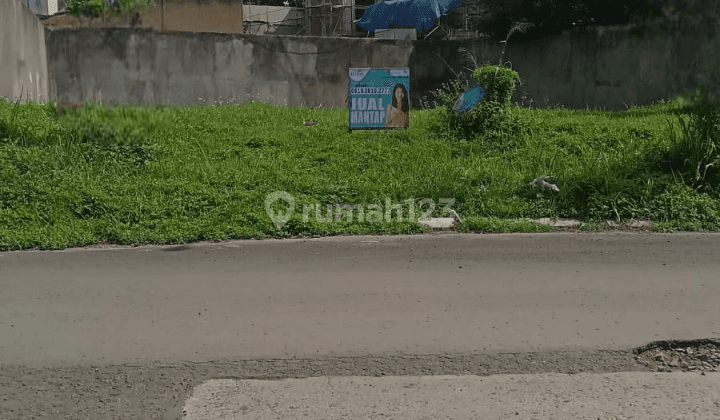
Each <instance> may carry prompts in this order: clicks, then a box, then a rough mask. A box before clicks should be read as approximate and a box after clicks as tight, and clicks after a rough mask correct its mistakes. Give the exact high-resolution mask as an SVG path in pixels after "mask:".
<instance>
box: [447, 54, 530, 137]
mask: <svg viewBox="0 0 720 420" xmlns="http://www.w3.org/2000/svg"><path fill="white" fill-rule="evenodd" d="M473 78H474V79H475V82H474V84H477V85H480V86H482V87H483V89H484V91H485V94H484V96H483V98H482V99H481V100H480V103H478V104H477V105H476V106H475V108H473V109H470V110H467V111H464V112H457V111H454V110H453V109H452V108H453V106H454V105H455V102H456V101H457V99H458V98H459V97H460V95H461V94H462V93H463V92H464V91H465V90H467V89H468V88H469V87H470V85H471V83H473V82H470V81H464V80H461V79H458V80H457V81H456V82H454V83H451V84H450V85H446V89H445V90H443V91H441V92H439V93H438V96H439V98H440V100H441V102H442V105H443V108H444V112H443V113H442V117H441V126H442V128H443V129H444V130H448V131H450V132H451V133H453V134H455V135H456V136H459V137H462V138H467V139H481V140H484V141H485V144H486V145H488V146H490V149H492V150H496V151H507V150H511V149H514V148H516V147H517V146H519V145H520V143H521V140H522V138H521V136H520V134H521V132H522V130H523V128H524V124H523V123H522V121H521V120H520V118H519V113H518V112H517V110H516V109H514V108H513V107H512V106H511V103H510V100H511V98H512V95H513V94H514V93H515V87H516V84H517V82H518V80H519V79H520V77H519V75H518V73H517V72H516V71H514V70H512V69H509V68H507V67H504V66H499V65H483V66H480V67H477V68H476V69H475V71H474V72H473Z"/></svg>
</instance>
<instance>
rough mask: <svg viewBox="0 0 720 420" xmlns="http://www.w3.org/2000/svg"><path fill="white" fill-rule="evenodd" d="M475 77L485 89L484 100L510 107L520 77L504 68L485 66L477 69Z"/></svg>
mask: <svg viewBox="0 0 720 420" xmlns="http://www.w3.org/2000/svg"><path fill="white" fill-rule="evenodd" d="M473 77H474V78H475V80H477V81H478V84H479V85H480V86H483V87H484V88H485V96H484V97H483V100H486V101H490V102H495V103H499V104H503V105H510V99H511V98H512V96H513V94H514V93H515V87H516V85H517V82H518V81H519V80H520V75H518V73H517V72H516V71H515V70H513V69H509V68H507V67H504V66H490V65H485V66H481V67H478V68H476V69H475V71H474V72H473Z"/></svg>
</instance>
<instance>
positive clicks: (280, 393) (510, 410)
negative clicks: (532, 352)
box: [183, 372, 720, 420]
mask: <svg viewBox="0 0 720 420" xmlns="http://www.w3.org/2000/svg"><path fill="white" fill-rule="evenodd" d="M718 413H720V373H707V374H701V373H671V374H669V373H637V372H632V373H612V374H577V375H567V374H541V375H498V376H489V377H487V376H486V377H481V376H420V377H418V376H396V377H327V376H324V377H315V378H306V379H285V380H274V381H269V380H236V379H216V380H209V381H207V382H204V383H202V384H200V385H199V386H197V387H196V388H195V389H194V392H193V394H192V396H191V397H190V398H189V399H188V400H187V401H186V403H185V406H184V409H183V419H186V420H201V419H202V420H219V419H250V418H252V419H299V418H311V419H314V420H322V419H328V420H330V419H333V420H335V419H342V418H345V419H398V420H402V419H408V420H410V419H412V420H419V419H488V420H490V419H492V420H501V419H537V420H544V419H548V420H550V419H553V420H557V419H573V420H574V419H593V420H595V419H603V420H604V419H616V418H636V419H637V418H639V419H648V420H649V419H668V420H669V419H673V420H677V419H715V418H717V414H718Z"/></svg>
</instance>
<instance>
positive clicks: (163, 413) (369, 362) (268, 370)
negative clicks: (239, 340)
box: [0, 351, 651, 420]
mask: <svg viewBox="0 0 720 420" xmlns="http://www.w3.org/2000/svg"><path fill="white" fill-rule="evenodd" d="M633 371H641V372H644V371H651V369H650V368H648V367H647V366H645V365H643V364H641V363H638V362H637V361H636V360H635V358H634V356H633V353H632V351H587V352H540V353H511V354H508V353H501V354H448V355H419V356H409V355H390V356H378V357H328V358H317V359H261V360H242V361H217V362H207V363H192V362H184V363H177V364H172V365H163V364H157V363H156V364H148V365H142V366H140V365H116V366H97V367H56V368H27V367H23V366H8V365H4V366H2V367H1V368H0V418H4V419H18V420H20V419H35V418H51V419H72V420H83V419H92V420H96V419H101V418H102V419H179V418H180V412H181V410H180V407H181V406H182V404H183V402H184V400H185V398H187V397H188V396H189V395H190V393H191V391H192V388H193V386H195V385H196V384H198V383H200V382H201V381H203V380H205V379H209V378H228V377H230V378H238V379H273V378H275V379H279V378H306V377H314V376H325V375H328V376H383V375H482V376H488V375H497V374H513V373H516V374H523V373H525V374H530V373H548V372H557V373H581V372H595V373H608V372H633Z"/></svg>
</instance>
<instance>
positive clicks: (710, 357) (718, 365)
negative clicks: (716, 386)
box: [634, 339, 720, 372]
mask: <svg viewBox="0 0 720 420" xmlns="http://www.w3.org/2000/svg"><path fill="white" fill-rule="evenodd" d="M634 353H635V360H637V361H638V363H640V364H642V365H643V366H645V367H647V368H649V369H652V370H654V371H656V372H695V371H697V372H720V340H712V339H703V340H690V341H677V340H673V341H655V342H652V343H650V344H648V345H646V346H643V347H640V348H638V349H635V351H634Z"/></svg>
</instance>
